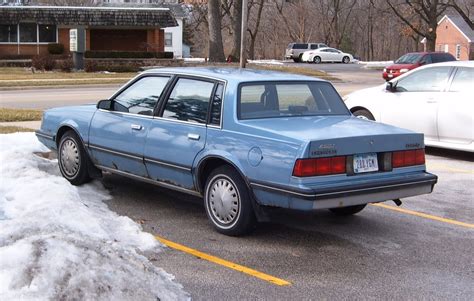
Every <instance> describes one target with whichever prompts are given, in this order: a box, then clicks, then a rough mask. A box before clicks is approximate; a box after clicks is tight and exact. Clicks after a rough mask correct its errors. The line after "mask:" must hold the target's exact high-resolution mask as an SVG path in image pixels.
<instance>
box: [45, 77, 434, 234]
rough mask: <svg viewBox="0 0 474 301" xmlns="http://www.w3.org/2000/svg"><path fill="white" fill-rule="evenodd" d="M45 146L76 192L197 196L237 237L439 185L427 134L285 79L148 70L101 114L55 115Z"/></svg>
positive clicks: (302, 81)
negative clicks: (140, 185) (95, 184)
mask: <svg viewBox="0 0 474 301" xmlns="http://www.w3.org/2000/svg"><path fill="white" fill-rule="evenodd" d="M36 135H37V137H38V139H39V140H40V141H41V142H42V143H43V144H44V145H46V146H47V147H48V148H50V149H52V150H57V151H58V162H59V169H60V171H61V173H62V175H63V176H64V177H65V178H66V179H67V180H69V181H70V182H71V183H72V184H74V185H80V184H83V183H86V182H87V181H89V180H90V179H91V178H93V177H99V176H100V175H101V171H107V172H110V173H115V174H118V175H122V176H126V177H130V178H132V179H135V180H140V181H144V182H147V183H152V184H155V185H159V186H162V187H166V188H170V189H174V190H177V191H181V192H184V193H189V194H192V195H196V196H199V197H202V198H203V199H204V207H205V211H206V213H207V216H208V218H209V220H210V221H211V223H212V225H213V226H214V227H215V228H216V229H217V231H219V232H221V233H224V234H228V235H240V234H243V233H246V232H248V231H249V230H251V229H253V227H254V225H255V224H256V221H257V220H265V218H266V216H267V215H265V211H266V209H267V208H268V207H281V208H291V209H298V210H307V211H308V210H315V209H325V208H326V209H330V210H331V211H332V212H334V213H335V214H338V215H349V214H355V213H357V212H359V211H361V210H362V209H363V208H364V207H365V205H366V204H367V203H373V202H382V201H386V200H398V199H399V198H403V197H409V196H414V195H420V194H426V193H430V192H431V191H432V189H433V186H434V184H435V183H436V181H437V177H436V176H435V175H432V174H430V173H427V172H426V166H425V155H424V145H423V135H422V134H417V133H413V132H411V131H408V130H403V129H399V128H396V127H393V126H389V125H384V124H379V123H374V122H372V121H367V120H362V119H360V118H356V117H354V116H353V115H352V114H351V113H350V112H349V110H348V109H347V107H346V106H345V105H344V102H343V101H342V99H341V98H340V96H339V95H338V94H337V92H336V90H335V89H334V87H333V86H332V85H331V84H330V83H329V82H327V81H324V80H319V79H315V78H313V77H307V76H301V75H295V74H287V73H278V72H269V71H258V70H247V69H244V70H239V69H233V68H229V69H225V68H163V69H154V70H149V71H146V72H143V73H141V74H140V75H138V76H137V77H135V78H134V79H133V80H131V81H130V82H129V83H127V84H126V85H125V86H124V87H122V88H121V89H120V90H118V91H117V92H116V93H115V94H114V95H113V96H112V97H110V99H106V100H101V101H99V102H98V104H97V105H83V106H76V107H63V108H55V109H50V110H47V111H46V112H45V113H44V116H43V122H42V124H41V129H40V130H39V131H37V132H36Z"/></svg>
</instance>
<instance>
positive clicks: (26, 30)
mask: <svg viewBox="0 0 474 301" xmlns="http://www.w3.org/2000/svg"><path fill="white" fill-rule="evenodd" d="M37 29H38V26H37V25H36V24H35V23H20V42H26V43H36V38H37V32H36V30H37Z"/></svg>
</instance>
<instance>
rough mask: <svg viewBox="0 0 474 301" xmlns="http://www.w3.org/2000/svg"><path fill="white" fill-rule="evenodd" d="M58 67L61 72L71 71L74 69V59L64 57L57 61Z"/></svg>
mask: <svg viewBox="0 0 474 301" xmlns="http://www.w3.org/2000/svg"><path fill="white" fill-rule="evenodd" d="M58 65H59V69H61V71H63V72H71V71H72V69H74V61H73V60H72V58H66V59H63V60H60V61H59V64H58Z"/></svg>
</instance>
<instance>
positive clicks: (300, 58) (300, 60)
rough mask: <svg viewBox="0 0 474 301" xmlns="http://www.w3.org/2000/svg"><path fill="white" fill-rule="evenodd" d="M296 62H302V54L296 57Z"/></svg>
mask: <svg viewBox="0 0 474 301" xmlns="http://www.w3.org/2000/svg"><path fill="white" fill-rule="evenodd" d="M298 62H300V63H301V62H303V54H302V53H300V55H299V56H298Z"/></svg>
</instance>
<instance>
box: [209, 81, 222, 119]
mask: <svg viewBox="0 0 474 301" xmlns="http://www.w3.org/2000/svg"><path fill="white" fill-rule="evenodd" d="M223 96H224V85H223V84H218V85H217V88H216V92H215V93H214V97H213V98H212V108H211V120H210V122H209V124H213V125H220V124H221V108H222V98H223Z"/></svg>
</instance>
